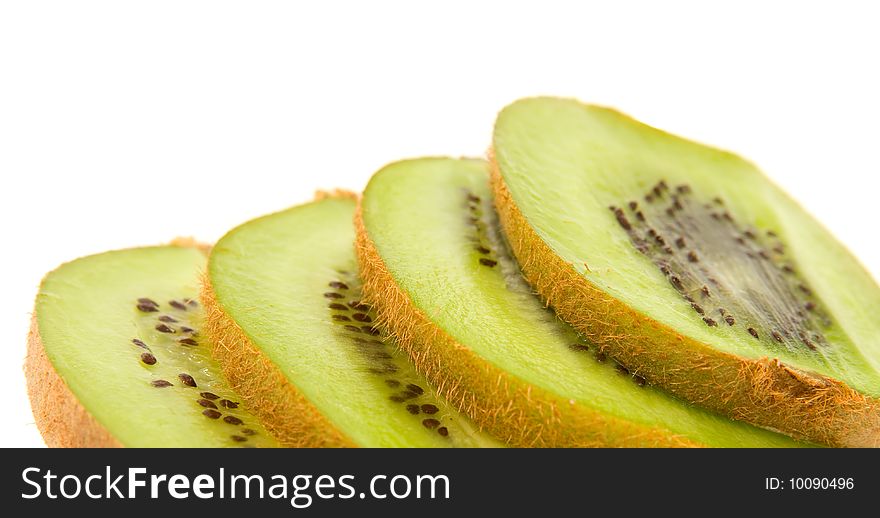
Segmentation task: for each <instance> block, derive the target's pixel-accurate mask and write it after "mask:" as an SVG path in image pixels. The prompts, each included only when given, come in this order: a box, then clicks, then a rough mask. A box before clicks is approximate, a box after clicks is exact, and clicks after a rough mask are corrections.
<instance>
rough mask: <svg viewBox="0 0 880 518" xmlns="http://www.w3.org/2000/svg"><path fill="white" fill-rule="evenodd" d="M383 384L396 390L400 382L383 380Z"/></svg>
mask: <svg viewBox="0 0 880 518" xmlns="http://www.w3.org/2000/svg"><path fill="white" fill-rule="evenodd" d="M385 384H386V385H388V386H389V387H391V388H397V387H399V386H400V382H399V381H397V380H390V379H389V380H385Z"/></svg>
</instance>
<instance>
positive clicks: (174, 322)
mask: <svg viewBox="0 0 880 518" xmlns="http://www.w3.org/2000/svg"><path fill="white" fill-rule="evenodd" d="M205 261H206V255H205V250H204V249H203V248H201V247H198V246H196V245H194V244H191V243H183V242H181V243H178V244H174V245H169V246H157V247H149V248H137V249H129V250H121V251H116V252H108V253H103V254H100V255H94V256H90V257H85V258H82V259H78V260H76V261H73V262H70V263H67V264H65V265H62V266H61V267H59V268H58V269H57V270H55V271H53V272H51V273H49V274H48V275H47V276H46V277H45V279H44V280H43V282H42V284H41V286H40V291H39V294H38V295H37V301H36V307H35V310H34V313H33V318H32V324H31V331H30V335H29V339H28V348H27V358H26V360H25V372H26V375H27V376H26V377H27V386H28V395H29V396H30V400H31V407H32V409H33V412H34V417H35V419H36V424H37V427H38V428H39V430H40V432H41V433H42V435H43V438H44V439H45V441H46V443H47V444H48V445H49V446H63V447H120V446H129V447H234V446H245V447H258V446H259V447H273V446H277V445H278V444H277V442H276V441H275V439H274V438H273V437H272V436H271V435H270V434H269V433H268V432H267V431H266V430H265V429H264V428H263V427H262V426H261V424H260V422H259V420H258V419H256V418H255V417H254V416H253V414H251V413H250V412H248V410H247V408H246V406H245V405H243V404H242V402H241V401H240V399H239V397H238V395H236V394H235V392H234V391H232V389H231V388H230V387H229V384H228V383H226V381H225V380H224V379H223V377H222V375H221V373H220V368H219V366H218V365H217V363H216V362H215V361H214V360H213V359H212V358H211V354H210V350H211V346H210V344H208V343H207V341H206V340H205V337H204V336H203V335H202V322H203V312H202V309H201V306H200V305H199V303H198V302H197V300H196V297H197V296H198V290H199V272H200V271H201V270H203V269H204V266H205Z"/></svg>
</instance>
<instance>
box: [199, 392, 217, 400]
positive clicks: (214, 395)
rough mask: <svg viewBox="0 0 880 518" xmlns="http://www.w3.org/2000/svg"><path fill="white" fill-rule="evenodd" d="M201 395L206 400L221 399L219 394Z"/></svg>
mask: <svg viewBox="0 0 880 518" xmlns="http://www.w3.org/2000/svg"><path fill="white" fill-rule="evenodd" d="M199 395H200V396H202V397H203V398H205V399H210V400H215V399H220V396H218V395H217V394H214V393H213V392H202V393H201V394H199Z"/></svg>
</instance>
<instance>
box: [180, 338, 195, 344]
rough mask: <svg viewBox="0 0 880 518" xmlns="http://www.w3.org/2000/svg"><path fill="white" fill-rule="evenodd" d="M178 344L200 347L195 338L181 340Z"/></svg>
mask: <svg viewBox="0 0 880 518" xmlns="http://www.w3.org/2000/svg"><path fill="white" fill-rule="evenodd" d="M177 342H178V343H179V344H181V345H199V343H198V342H196V341H195V339H193V338H181V339H180V340H178V341H177Z"/></svg>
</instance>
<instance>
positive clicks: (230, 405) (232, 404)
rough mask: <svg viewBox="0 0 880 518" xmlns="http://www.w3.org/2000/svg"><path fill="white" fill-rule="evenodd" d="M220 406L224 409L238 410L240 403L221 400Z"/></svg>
mask: <svg viewBox="0 0 880 518" xmlns="http://www.w3.org/2000/svg"><path fill="white" fill-rule="evenodd" d="M220 406H222V407H224V408H238V403H236V402H235V401H230V400H228V399H221V400H220Z"/></svg>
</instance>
